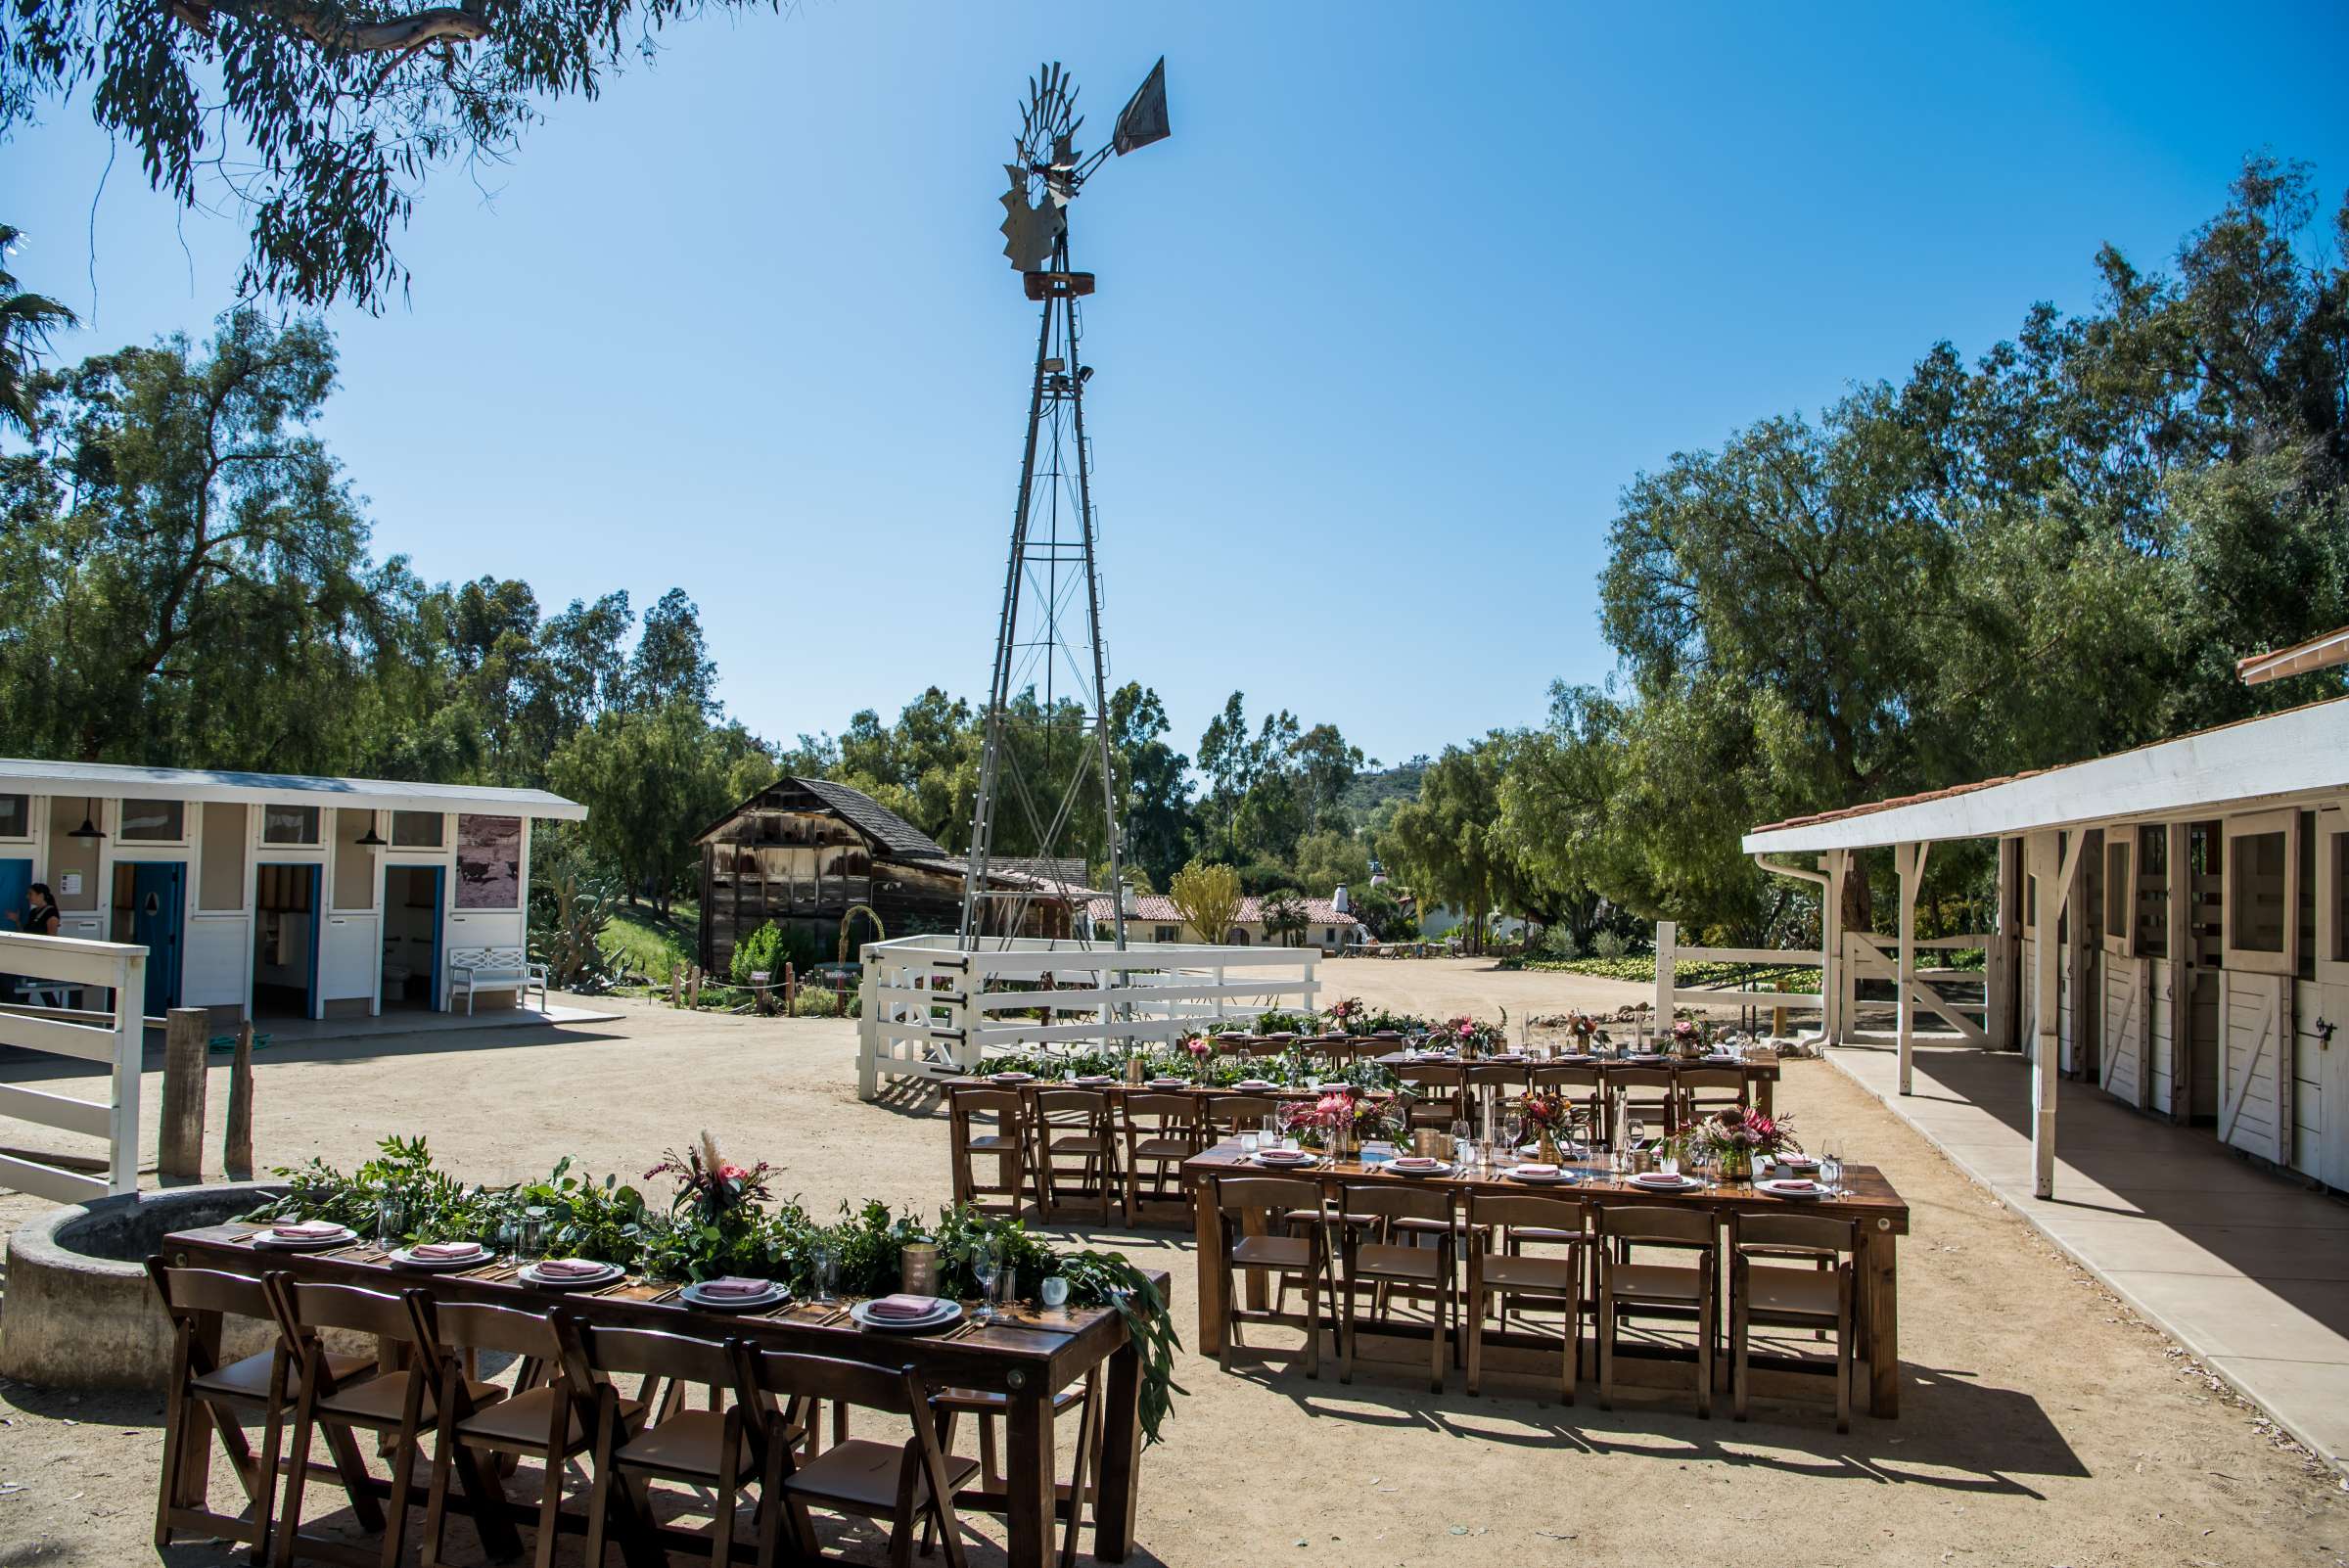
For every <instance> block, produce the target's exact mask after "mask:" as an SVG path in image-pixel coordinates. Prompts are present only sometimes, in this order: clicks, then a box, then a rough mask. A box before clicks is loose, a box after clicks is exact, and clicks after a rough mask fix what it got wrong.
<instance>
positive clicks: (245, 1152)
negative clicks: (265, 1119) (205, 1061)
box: [220, 1024, 253, 1181]
mask: <svg viewBox="0 0 2349 1568" xmlns="http://www.w3.org/2000/svg"><path fill="white" fill-rule="evenodd" d="M220 1167H221V1169H222V1170H224V1171H226V1172H227V1173H228V1176H229V1179H231V1180H232V1181H250V1180H252V1179H253V1026H252V1025H251V1024H241V1025H239V1026H238V1027H237V1054H236V1055H235V1056H234V1057H233V1058H231V1059H230V1062H229V1068H228V1136H227V1137H226V1138H225V1139H223V1140H222V1146H221V1153H220Z"/></svg>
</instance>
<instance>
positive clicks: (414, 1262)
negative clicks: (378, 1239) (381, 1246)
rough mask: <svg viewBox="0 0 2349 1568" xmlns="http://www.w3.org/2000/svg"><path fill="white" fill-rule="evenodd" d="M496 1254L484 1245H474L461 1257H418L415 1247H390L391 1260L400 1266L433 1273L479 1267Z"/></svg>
mask: <svg viewBox="0 0 2349 1568" xmlns="http://www.w3.org/2000/svg"><path fill="white" fill-rule="evenodd" d="M496 1256H497V1254H495V1253H493V1252H491V1251H490V1250H489V1249H488V1248H486V1247H476V1248H475V1249H474V1250H473V1251H471V1252H469V1253H467V1254H466V1255H465V1256H464V1257H462V1258H419V1257H417V1256H416V1253H415V1249H413V1248H410V1247H394V1248H392V1249H391V1261H392V1262H393V1263H395V1264H397V1265H399V1266H400V1267H401V1268H424V1269H429V1270H431V1271H432V1272H434V1273H443V1272H446V1271H447V1270H449V1269H452V1268H480V1267H481V1266H482V1265H484V1264H485V1263H487V1262H489V1261H490V1260H491V1259H492V1258H495V1257H496Z"/></svg>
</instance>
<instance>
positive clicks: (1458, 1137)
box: [1451, 1116, 1476, 1165]
mask: <svg viewBox="0 0 2349 1568" xmlns="http://www.w3.org/2000/svg"><path fill="white" fill-rule="evenodd" d="M1475 1147H1476V1130H1475V1129H1474V1128H1472V1127H1470V1126H1469V1125H1468V1119H1467V1118H1466V1117H1464V1116H1460V1117H1454V1118H1452V1122H1451V1158H1452V1160H1453V1162H1454V1163H1455V1164H1459V1165H1466V1164H1468V1163H1469V1155H1470V1152H1471V1151H1472V1150H1473V1149H1474V1148H1475Z"/></svg>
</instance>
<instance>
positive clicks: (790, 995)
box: [783, 963, 800, 1016]
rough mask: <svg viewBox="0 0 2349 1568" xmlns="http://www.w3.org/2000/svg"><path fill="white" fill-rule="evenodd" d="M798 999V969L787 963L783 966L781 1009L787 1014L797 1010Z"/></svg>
mask: <svg viewBox="0 0 2349 1568" xmlns="http://www.w3.org/2000/svg"><path fill="white" fill-rule="evenodd" d="M799 999H800V981H799V972H798V970H797V969H796V968H795V967H794V966H793V965H792V964H789V963H786V964H784V966H783V1011H784V1013H785V1014H786V1015H787V1016H788V1015H789V1014H791V1013H792V1012H794V1011H796V1010H797V1005H798V1002H799Z"/></svg>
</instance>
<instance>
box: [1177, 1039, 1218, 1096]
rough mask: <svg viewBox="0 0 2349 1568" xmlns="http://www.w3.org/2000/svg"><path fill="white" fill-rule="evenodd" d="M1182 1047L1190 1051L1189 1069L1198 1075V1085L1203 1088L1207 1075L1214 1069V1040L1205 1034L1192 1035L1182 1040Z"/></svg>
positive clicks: (1205, 1084)
mask: <svg viewBox="0 0 2349 1568" xmlns="http://www.w3.org/2000/svg"><path fill="white" fill-rule="evenodd" d="M1182 1048H1183V1049H1184V1050H1186V1051H1189V1052H1190V1053H1191V1070H1192V1071H1193V1072H1195V1073H1197V1074H1198V1075H1199V1085H1200V1087H1202V1088H1205V1087H1206V1086H1207V1081H1208V1076H1209V1075H1210V1074H1211V1073H1212V1072H1213V1071H1214V1063H1215V1059H1216V1044H1215V1041H1214V1040H1212V1039H1210V1038H1208V1037H1207V1036H1205V1035H1193V1036H1192V1037H1191V1038H1189V1039H1186V1040H1184V1041H1183V1042H1182Z"/></svg>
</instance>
